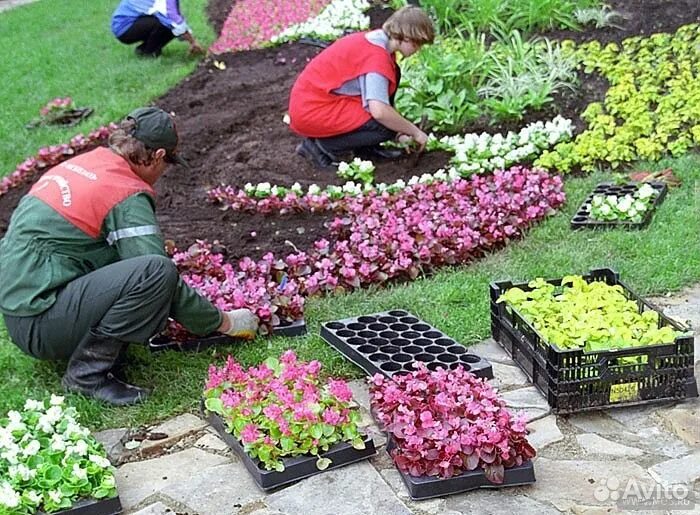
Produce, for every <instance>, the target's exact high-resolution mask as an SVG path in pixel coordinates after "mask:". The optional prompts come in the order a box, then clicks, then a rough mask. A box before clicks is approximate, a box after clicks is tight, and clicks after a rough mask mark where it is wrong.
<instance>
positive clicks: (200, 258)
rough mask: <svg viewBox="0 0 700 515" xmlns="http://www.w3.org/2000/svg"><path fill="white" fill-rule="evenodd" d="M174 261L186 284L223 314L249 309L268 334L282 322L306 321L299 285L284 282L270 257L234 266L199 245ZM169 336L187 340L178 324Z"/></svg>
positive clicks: (176, 254)
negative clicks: (304, 319) (281, 320)
mask: <svg viewBox="0 0 700 515" xmlns="http://www.w3.org/2000/svg"><path fill="white" fill-rule="evenodd" d="M173 261H174V262H175V264H176V265H177V267H178V269H179V271H180V274H181V276H182V278H183V280H184V281H185V282H186V283H187V284H188V285H190V286H192V287H193V288H195V289H196V290H197V291H199V292H200V293H201V294H202V295H203V296H204V297H206V298H207V299H209V300H210V301H211V302H212V303H213V304H214V305H215V306H216V307H217V308H219V309H221V310H223V311H229V310H231V309H237V308H249V309H251V310H253V311H254V312H255V313H256V315H257V316H258V317H259V318H260V320H261V325H262V326H263V328H267V329H268V330H269V329H270V328H271V327H272V326H276V325H279V323H280V319H283V320H287V321H294V320H299V319H301V318H303V313H304V297H303V296H302V295H301V294H300V293H299V285H298V283H297V282H296V281H295V280H293V279H292V280H287V279H284V280H282V277H283V275H284V272H283V271H281V268H282V267H283V264H281V263H278V262H277V261H276V260H275V259H274V256H273V255H272V254H270V253H268V254H266V255H265V256H263V258H262V259H261V260H260V261H257V262H255V261H253V260H252V259H250V258H243V259H241V260H240V261H239V262H238V264H237V265H235V266H234V265H232V264H230V263H226V262H224V256H223V255H222V254H218V253H215V252H214V250H213V247H212V245H210V244H208V243H206V242H203V241H199V242H198V243H196V244H194V245H192V246H191V247H190V248H189V249H187V250H186V251H184V252H177V251H175V253H174V255H173ZM169 333H170V335H171V336H173V337H179V338H184V337H185V336H186V333H184V329H182V328H181V327H180V326H178V325H177V324H175V323H173V324H171V326H170V328H169Z"/></svg>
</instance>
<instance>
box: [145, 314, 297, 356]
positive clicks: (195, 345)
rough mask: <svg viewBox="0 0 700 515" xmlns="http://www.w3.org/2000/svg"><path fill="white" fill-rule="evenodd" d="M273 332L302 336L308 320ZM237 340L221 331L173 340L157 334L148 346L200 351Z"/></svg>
mask: <svg viewBox="0 0 700 515" xmlns="http://www.w3.org/2000/svg"><path fill="white" fill-rule="evenodd" d="M272 334H274V335H275V336H301V335H302V334H306V322H305V321H304V320H303V319H302V320H295V321H294V322H282V323H280V325H278V326H275V328H274V329H273V331H272ZM235 342H236V339H235V338H231V337H230V336H227V335H225V334H219V333H216V334H210V335H208V336H202V337H201V338H192V339H190V340H185V341H176V340H171V339H170V338H168V337H167V336H163V335H156V336H154V337H153V338H151V339H150V340H149V342H148V348H149V349H150V350H151V352H160V351H164V350H175V351H182V352H200V351H203V350H206V349H208V348H210V347H213V346H215V345H226V344H230V343H235Z"/></svg>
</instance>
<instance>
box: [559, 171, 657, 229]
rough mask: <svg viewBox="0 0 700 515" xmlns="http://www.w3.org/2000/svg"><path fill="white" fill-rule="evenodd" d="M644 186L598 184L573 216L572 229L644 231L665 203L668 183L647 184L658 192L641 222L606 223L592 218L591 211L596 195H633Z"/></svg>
mask: <svg viewBox="0 0 700 515" xmlns="http://www.w3.org/2000/svg"><path fill="white" fill-rule="evenodd" d="M643 184H645V183H641V182H630V183H627V184H623V185H619V184H613V183H608V182H603V183H601V184H598V186H596V188H595V189H594V190H593V192H592V193H591V194H590V195H588V197H586V200H584V201H583V203H582V204H581V206H580V207H579V208H578V211H576V214H575V215H574V216H573V218H572V219H571V228H572V229H595V228H608V229H611V228H615V227H617V228H624V229H643V228H645V227H646V226H647V225H649V222H651V217H652V216H653V215H654V211H656V208H658V207H659V204H661V202H663V200H664V198H666V192H667V191H668V187H667V186H666V183H664V182H649V183H646V184H649V186H651V187H652V188H654V189H655V190H656V197H655V198H654V202H653V203H652V205H651V206H650V207H649V209H648V210H647V212H646V213H644V217H643V218H642V221H641V222H631V221H624V220H621V221H618V220H615V221H604V220H595V219H593V218H591V216H590V211H591V202H592V200H593V197H594V196H595V195H617V196H621V195H625V194H627V193H630V194H633V193H634V192H635V191H637V190H638V189H639V188H640V187H641V186H642V185H643Z"/></svg>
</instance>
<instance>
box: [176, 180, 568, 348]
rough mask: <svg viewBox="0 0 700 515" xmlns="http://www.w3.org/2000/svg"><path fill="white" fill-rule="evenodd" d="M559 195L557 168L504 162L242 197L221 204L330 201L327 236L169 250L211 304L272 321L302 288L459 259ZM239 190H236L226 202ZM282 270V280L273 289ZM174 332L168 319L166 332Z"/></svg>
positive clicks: (293, 304)
mask: <svg viewBox="0 0 700 515" xmlns="http://www.w3.org/2000/svg"><path fill="white" fill-rule="evenodd" d="M246 198H247V196H246ZM565 198H566V197H565V194H564V191H563V187H562V181H561V178H560V177H559V176H550V175H549V174H547V173H546V172H543V171H537V170H528V169H526V168H522V167H513V168H511V169H509V170H505V171H498V172H496V173H494V174H493V175H488V176H481V175H475V176H472V177H470V178H469V179H463V180H458V181H455V182H452V183H446V182H437V183H433V184H416V185H413V186H409V187H407V188H405V189H404V190H401V191H400V192H398V193H395V194H389V193H386V192H385V193H380V194H378V193H376V192H372V193H370V194H367V195H360V196H357V197H346V198H342V199H339V200H334V201H330V199H328V198H327V197H326V196H324V195H305V196H304V197H296V196H295V195H294V194H289V195H287V196H286V197H284V198H282V199H279V198H277V197H270V198H268V199H264V200H262V201H260V202H257V201H255V200H252V199H251V200H250V202H245V203H241V204H235V206H234V205H229V207H231V208H235V209H246V210H248V209H249V208H251V207H253V206H263V210H264V212H269V211H268V210H267V209H268V207H269V206H270V205H271V204H270V202H282V203H284V205H285V206H296V207H295V208H301V209H306V208H307V207H308V208H310V209H317V208H318V209H322V206H324V205H325V206H328V208H329V209H334V210H336V211H337V212H338V213H339V216H338V217H336V218H335V219H334V220H333V221H332V222H331V223H330V227H329V229H330V236H331V238H332V239H333V241H334V243H332V244H331V243H330V242H329V241H328V240H325V239H322V240H318V241H316V242H315V243H314V247H313V248H312V249H309V250H308V251H306V252H297V253H294V254H290V255H288V256H286V257H285V258H284V259H275V257H274V256H273V255H272V254H267V255H266V256H264V257H263V259H262V260H261V261H258V262H254V261H253V260H251V259H249V258H244V259H243V260H241V261H240V262H239V263H238V265H237V267H234V266H232V265H229V264H225V263H224V260H223V256H221V255H219V254H215V253H213V252H212V247H211V245H208V244H206V243H204V242H199V243H198V244H197V245H195V246H193V247H192V248H191V249H190V250H188V251H187V252H185V253H181V254H178V255H176V257H175V262H176V263H177V264H178V266H179V267H180V270H181V272H182V273H183V275H184V278H185V281H186V282H187V283H188V284H190V285H191V286H193V287H195V288H197V289H198V290H199V291H200V292H202V293H203V294H204V295H205V296H206V297H207V298H208V299H210V300H211V301H212V302H214V303H215V304H216V305H217V306H219V307H221V308H222V309H230V308H234V307H249V308H251V309H254V310H255V311H256V312H257V314H258V316H260V318H261V319H262V320H263V321H264V322H267V323H268V324H270V325H276V322H277V320H276V318H280V317H282V318H284V319H287V320H296V319H298V318H301V316H302V313H303V304H304V302H303V301H304V298H305V297H306V296H309V295H314V294H317V293H326V292H334V291H344V290H352V289H355V288H360V287H363V286H367V285H370V284H377V283H383V282H385V281H388V280H390V279H414V278H415V277H416V276H418V275H419V274H420V273H421V272H425V271H429V270H430V269H432V268H433V267H436V266H440V265H446V264H447V265H450V264H459V263H464V262H467V261H469V260H470V259H473V258H474V257H477V256H479V255H481V254H483V253H484V252H485V251H487V250H489V249H492V248H494V247H496V246H498V245H503V244H504V243H505V242H506V241H507V240H508V239H510V238H514V237H516V236H519V235H520V234H521V233H522V231H523V230H524V229H525V228H527V227H528V226H529V225H531V224H532V223H534V222H536V221H538V220H540V219H542V218H544V217H545V216H547V215H549V214H551V213H552V212H553V211H554V210H555V209H556V208H558V207H559V206H560V205H561V204H563V202H564V201H565ZM241 199H242V197H239V195H238V194H236V199H235V201H234V202H239V201H241ZM285 199H286V200H285ZM266 201H270V202H266ZM302 204H303V206H304V207H300V206H302ZM291 208H292V207H289V209H291ZM283 209H287V207H284V208H283ZM282 277H286V284H285V285H284V286H282V287H281V288H282V289H281V290H280V284H281V283H282V281H281V278H282ZM176 333H177V331H175V330H174V328H171V336H175V334H176ZM179 334H180V336H181V337H182V336H183V333H179Z"/></svg>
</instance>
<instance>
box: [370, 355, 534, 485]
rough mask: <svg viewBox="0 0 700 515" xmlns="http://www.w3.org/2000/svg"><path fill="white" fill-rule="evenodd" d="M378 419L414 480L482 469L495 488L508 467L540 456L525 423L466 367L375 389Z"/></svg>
mask: <svg viewBox="0 0 700 515" xmlns="http://www.w3.org/2000/svg"><path fill="white" fill-rule="evenodd" d="M370 403H371V406H372V410H373V412H374V414H375V417H376V418H377V420H378V421H379V423H380V424H382V425H383V426H384V429H385V430H386V431H387V432H388V433H389V434H390V435H391V437H392V439H393V440H394V443H395V444H396V447H395V448H394V449H393V450H392V451H391V455H392V457H393V459H394V462H395V463H396V466H397V467H398V468H399V469H400V470H402V471H404V472H406V473H408V474H410V475H412V476H423V475H427V476H440V477H445V478H448V477H452V476H455V475H458V474H461V473H462V472H465V471H471V470H476V469H477V468H482V469H483V470H484V472H485V474H486V477H487V478H488V479H489V481H491V482H492V483H495V484H500V483H503V479H504V473H505V469H507V468H510V467H514V466H518V465H522V464H523V463H524V462H526V461H527V460H529V459H530V458H532V457H534V456H535V450H534V449H533V448H532V447H531V446H530V444H529V443H528V442H527V439H526V435H527V432H526V430H525V420H524V419H523V418H522V417H518V418H513V417H512V415H511V414H510V412H509V411H508V410H507V409H506V408H505V402H504V401H503V400H502V399H500V398H498V396H497V395H496V392H494V390H493V389H492V388H491V385H489V384H488V383H487V382H486V381H485V380H483V379H477V378H476V377H475V376H474V375H473V374H471V373H470V372H466V371H465V370H464V369H463V368H462V367H458V368H456V369H455V370H447V369H443V368H440V369H438V370H436V371H434V372H431V371H430V370H428V369H427V368H426V366H425V365H424V364H423V363H418V366H417V370H415V371H414V372H412V373H410V374H406V375H399V376H394V377H393V378H391V379H387V378H386V377H384V376H383V375H381V374H376V375H375V376H374V377H373V378H372V381H371V385H370Z"/></svg>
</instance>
